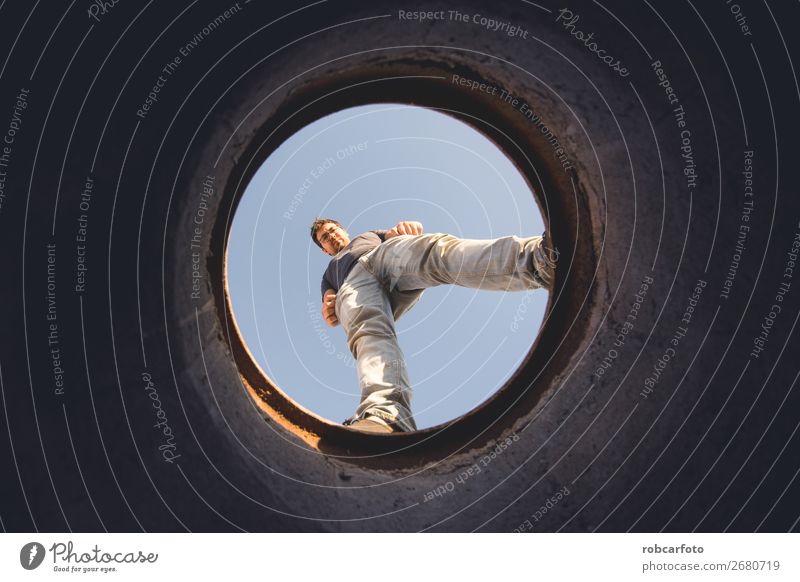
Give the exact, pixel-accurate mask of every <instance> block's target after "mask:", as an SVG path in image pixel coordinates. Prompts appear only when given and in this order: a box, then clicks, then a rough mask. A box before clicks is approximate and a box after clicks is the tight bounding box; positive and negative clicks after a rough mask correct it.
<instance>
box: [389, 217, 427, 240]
mask: <svg viewBox="0 0 800 582" xmlns="http://www.w3.org/2000/svg"><path fill="white" fill-rule="evenodd" d="M401 234H422V223H421V222H409V221H405V220H404V221H402V222H398V223H397V226H395V227H394V228H392V229H391V230H388V231H387V232H386V236H385V237H384V238H385V239H386V240H389V239H390V238H394V237H396V236H400V235H401Z"/></svg>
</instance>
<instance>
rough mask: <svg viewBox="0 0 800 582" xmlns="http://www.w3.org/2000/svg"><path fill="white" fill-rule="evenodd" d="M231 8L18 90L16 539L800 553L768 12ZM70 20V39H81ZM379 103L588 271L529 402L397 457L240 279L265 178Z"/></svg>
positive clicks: (539, 352)
mask: <svg viewBox="0 0 800 582" xmlns="http://www.w3.org/2000/svg"><path fill="white" fill-rule="evenodd" d="M235 6H237V8H236V9H235V10H234V9H233V8H231V7H230V6H228V5H223V4H219V5H218V6H210V5H204V6H203V7H202V8H199V7H193V8H187V9H186V10H184V8H185V7H176V6H168V5H167V4H165V3H164V4H161V5H159V8H158V9H152V10H145V9H141V8H134V7H130V6H123V5H120V6H118V7H115V8H114V10H113V12H111V13H109V14H107V15H104V16H103V18H102V19H101V20H100V21H99V22H94V23H93V24H92V26H93V28H92V29H91V31H90V33H89V35H88V36H86V38H85V39H84V40H85V45H81V47H80V49H79V50H76V51H75V52H74V53H73V55H74V60H73V61H68V60H66V59H60V58H59V56H58V55H57V54H55V53H54V52H53V51H52V50H51V51H50V52H48V51H45V52H44V53H43V54H44V57H43V58H42V61H41V64H40V65H39V67H40V68H38V70H37V72H36V73H35V74H34V75H33V78H32V79H30V80H29V81H26V79H29V78H30V76H31V69H32V67H33V65H34V64H35V62H34V63H31V62H29V61H30V59H29V56H30V55H23V54H21V53H17V52H14V53H12V55H11V58H10V60H9V66H8V68H7V69H6V70H5V71H4V73H3V75H4V77H3V81H4V83H3V85H4V86H8V87H14V86H16V85H19V86H20V87H24V88H27V89H29V91H30V96H29V97H27V99H28V102H29V105H27V106H26V108H25V110H24V117H23V121H22V126H21V129H20V130H19V135H18V136H15V137H16V141H15V144H14V158H13V163H12V164H11V165H10V166H9V171H8V180H7V182H6V184H7V186H6V188H7V189H6V192H11V191H13V192H14V195H13V196H9V197H8V198H7V199H4V204H3V206H2V208H0V212H1V213H0V220H2V221H3V229H2V236H3V237H4V242H5V243H6V244H5V248H6V249H13V252H10V253H9V261H10V263H11V268H12V272H15V273H18V274H19V277H18V279H12V280H8V281H5V282H4V283H3V284H4V286H5V289H4V293H5V296H6V297H8V298H9V299H8V301H7V302H6V305H5V306H4V307H5V310H6V312H7V319H8V322H9V323H8V325H7V331H6V333H5V334H4V337H3V343H2V346H3V351H2V361H0V365H1V366H2V368H0V370H2V382H3V383H2V388H3V407H4V411H5V414H4V415H3V418H2V419H0V421H2V422H3V423H4V425H5V427H4V428H7V430H2V431H0V438H2V439H4V446H3V455H4V456H3V467H4V468H5V469H6V474H7V475H11V476H12V477H11V478H10V479H6V480H5V482H4V483H3V485H2V487H3V489H4V491H3V493H4V495H3V496H2V497H3V500H4V501H3V511H2V517H3V523H4V527H6V528H8V529H11V530H22V531H25V530H31V529H39V530H50V531H59V530H65V529H72V530H75V531H77V530H85V531H93V530H101V529H103V528H106V529H109V530H117V531H131V530H133V531H136V530H140V529H143V530H147V531H157V530H166V531H172V530H184V529H185V530H191V531H227V530H239V529H241V530H247V531H284V530H303V531H319V530H322V531H383V530H403V531H417V530H436V531H471V530H483V531H513V530H531V529H533V530H537V531H556V530H562V531H586V530H595V529H599V530H606V531H625V530H628V529H634V530H641V531H653V530H660V529H662V528H664V529H667V530H679V531H685V530H691V529H694V528H698V529H700V530H710V531H719V530H722V529H724V528H726V527H730V528H732V529H734V530H744V531H750V530H754V529H756V528H759V527H760V528H762V529H769V530H783V531H785V530H787V529H790V528H792V527H794V528H796V527H797V524H796V521H795V520H796V518H797V512H796V511H795V512H794V513H792V511H786V509H791V499H792V493H793V492H795V493H796V491H797V484H796V482H795V480H794V479H793V477H792V475H793V474H794V472H795V470H796V466H793V465H792V463H795V465H796V460H794V461H793V460H791V459H790V458H789V456H788V454H786V452H784V453H783V454H781V450H782V447H783V446H784V445H786V444H787V443H789V446H787V448H786V449H783V450H784V451H796V442H795V441H794V440H793V439H794V432H792V431H793V429H795V428H796V413H792V412H791V411H792V410H793V409H796V403H797V397H796V393H795V391H794V383H793V382H794V380H795V379H796V363H794V362H792V361H791V358H790V357H789V355H790V354H791V353H792V350H793V349H795V350H796V347H797V346H796V339H795V338H794V336H793V335H792V330H793V329H794V323H795V322H796V319H797V315H798V308H797V305H798V302H797V297H796V294H795V293H794V292H793V291H794V290H793V289H792V287H791V277H788V278H787V277H786V276H785V275H786V274H787V271H786V269H787V268H788V263H787V261H789V260H791V259H790V257H791V255H790V254H787V253H790V251H791V250H792V248H793V247H792V241H793V240H795V238H796V233H797V230H798V202H797V199H796V197H795V198H792V197H791V196H790V194H789V192H790V189H789V188H788V186H787V185H786V183H785V180H786V179H787V178H784V177H783V175H782V174H781V173H780V171H779V169H780V167H781V164H780V162H781V161H783V162H784V164H783V166H784V167H785V166H786V163H785V162H786V161H788V160H791V159H792V153H793V150H792V147H791V145H790V144H788V143H787V140H786V136H787V135H789V132H790V130H791V129H796V124H797V118H796V116H790V115H788V113H787V112H788V111H790V110H792V109H793V108H794V107H795V106H796V105H797V98H798V97H799V95H797V94H796V93H793V91H792V90H784V91H780V92H779V91H777V90H776V89H775V87H776V83H779V82H782V81H785V79H786V75H787V72H790V69H789V62H788V59H787V55H786V50H788V49H786V48H785V47H784V45H783V44H782V43H781V42H780V41H781V39H780V37H779V36H776V35H775V34H774V31H775V30H776V27H777V26H778V25H777V24H776V22H775V21H774V20H773V19H772V18H771V13H770V12H769V11H768V10H760V9H759V10H758V11H755V10H754V12H755V13H754V14H753V15H752V20H753V28H754V29H758V34H757V38H756V39H754V40H752V41H751V39H750V38H748V36H746V35H744V33H743V31H742V30H741V29H740V27H739V26H737V24H736V22H735V19H732V18H731V15H730V14H728V13H727V12H726V11H725V9H724V7H722V8H720V7H715V8H710V7H709V8H703V9H702V12H701V13H695V12H693V11H692V9H691V8H688V7H687V8H678V7H674V6H655V7H653V6H649V5H647V4H642V5H637V6H635V7H631V6H629V5H628V4H626V5H624V8H623V6H622V5H620V6H611V5H609V6H605V7H604V6H601V5H598V4H596V3H587V2H576V3H574V4H573V5H572V7H570V8H569V9H566V12H563V11H561V8H562V7H560V6H556V5H552V6H551V5H547V4H545V3H540V4H530V3H519V4H516V3H508V4H504V5H494V4H493V5H491V6H490V7H489V6H487V5H485V4H483V3H478V2H463V3H461V4H460V5H459V6H458V7H454V8H453V10H457V11H458V13H459V14H463V15H467V21H463V20H462V19H461V18H460V17H453V16H451V13H450V12H447V11H445V12H444V13H441V14H442V17H441V18H438V17H437V18H435V19H433V18H432V19H430V20H428V21H424V22H420V21H419V20H418V19H417V20H415V19H414V18H413V17H409V18H406V17H401V16H400V14H399V12H398V9H397V8H396V7H395V6H392V5H390V3H385V2H373V3H370V4H369V6H363V5H361V4H359V3H348V2H335V3H323V4H319V5H314V6H310V7H307V8H302V7H297V6H278V5H273V6H271V7H269V8H267V7H261V6H255V5H252V4H246V5H245V4H237V5H235ZM140 10H141V12H140ZM182 10H184V11H183V12H181V11H182ZM226 10H228V12H225V11H226ZM409 10H431V11H439V10H441V8H440V7H439V6H438V5H434V4H430V5H428V4H425V3H419V4H418V5H415V6H414V7H413V8H411V7H410V8H409ZM226 14H227V16H224V15H226ZM437 14H439V13H438V12H437ZM220 15H223V16H224V17H222V18H221V17H220ZM484 15H485V16H486V17H490V18H492V19H494V20H495V21H496V22H497V23H500V25H502V24H503V23H507V24H508V25H509V26H506V27H503V28H501V27H500V26H499V25H498V27H497V30H492V27H491V26H488V22H486V23H483V21H482V20H481V17H483V16H484ZM24 16H25V15H22V14H20V15H19V17H20V22H22V19H24ZM576 17H577V18H576ZM41 18H44V17H41ZM68 18H70V19H72V20H70V21H66V22H67V24H69V25H70V26H72V29H71V30H70V32H66V31H67V28H68V27H67V26H64V30H65V32H64V33H63V39H62V36H57V37H54V38H56V41H55V42H56V43H59V45H57V46H60V43H65V45H66V44H69V42H70V39H72V40H73V41H75V38H74V37H75V34H76V33H75V30H77V29H80V30H84V29H86V28H87V27H86V25H85V23H84V19H85V15H84V14H79V15H78V14H74V15H71V14H68ZM220 18H221V19H220ZM12 20H13V19H12ZM12 20H10V21H12ZM209 23H214V24H213V26H211V25H209ZM129 25H130V27H129V28H127V29H126V28H125V27H127V26H129ZM510 25H515V26H517V27H518V29H515V32H514V33H513V34H510V32H511V28H510ZM679 25H680V26H679ZM53 26H55V21H54V22H53V23H50V27H51V28H52V27H53ZM487 26H488V28H487ZM626 27H627V28H626ZM707 27H708V28H707ZM45 28H47V26H45V24H44V23H43V24H42V26H41V29H42V30H44V29H45ZM577 32H581V33H582V34H583V35H584V36H581V37H579V35H578V34H577ZM592 32H593V33H594V35H593V37H594V40H595V44H594V45H591V43H590V41H589V40H587V39H586V37H585V35H588V34H589V33H592ZM26 34H28V35H34V34H35V33H34V32H33V30H32V29H31V31H30V32H26ZM33 38H35V37H34V36H31V39H32V40H30V41H29V42H30V43H32V44H35V42H34V40H33ZM145 38H146V39H148V40H147V42H145V41H144V39H145ZM45 40H46V39H45ZM118 40H119V43H117V44H115V42H116V41H118ZM79 41H80V39H77V41H75V42H74V43H73V44H76V46H77V42H79ZM184 41H185V42H184ZM190 41H191V42H190ZM151 43H152V44H151ZM751 43H752V44H751ZM39 46H43V44H41V45H39ZM597 50H603V51H605V52H604V53H602V55H605V56H613V58H612V59H607V60H609V61H610V62H606V61H604V60H602V58H601V55H599V54H598V52H597ZM33 52H37V53H38V51H33ZM98 53H100V54H102V56H103V58H104V59H105V58H106V57H108V58H107V60H105V61H104V60H102V59H98V57H97V54H98ZM184 53H185V54H184ZM31 54H32V53H31ZM767 56H770V57H771V58H767ZM723 57H725V58H724V60H723ZM176 59H177V60H176ZM62 61H63V62H62ZM616 61H619V64H616ZM726 65H727V66H726ZM61 74H64V75H65V79H67V81H66V84H65V85H64V86H63V88H62V89H61V90H60V91H59V92H58V93H54V87H55V84H54V83H55V82H54V81H53V79H58V78H60V75H61ZM462 78H463V79H467V80H474V81H478V82H481V83H486V86H487V87H497V88H498V92H499V91H500V90H502V91H504V92H505V93H504V94H501V95H498V94H497V93H494V94H491V93H490V92H488V91H483V90H480V88H478V89H470V88H469V87H468V86H466V85H464V84H461V83H459V82H458V79H462ZM12 79H13V80H14V82H11V80H12ZM6 80H8V82H6ZM15 83H16V85H15ZM156 89H157V91H156ZM3 94H4V98H5V99H6V100H7V103H8V104H10V105H11V108H10V109H9V111H10V110H12V109H13V104H14V103H16V102H17V101H18V99H16V98H12V97H14V95H12V94H11V93H10V92H9V91H8V90H5V89H4V91H3ZM505 94H508V95H510V96H512V97H511V98H509V99H506V98H505V97H504V96H503V95H505ZM148 98H150V101H148ZM514 99H516V100H517V101H514ZM375 102H404V103H410V104H416V105H422V106H428V107H434V108H437V109H438V110H440V111H443V112H446V113H448V114H450V115H453V116H455V117H457V118H459V119H461V120H463V121H465V122H467V123H469V124H470V125H472V126H473V127H475V128H476V129H479V130H480V131H482V132H484V133H485V134H486V135H487V136H489V137H490V138H491V139H493V140H494V141H495V142H496V143H497V144H498V145H499V146H500V147H501V148H502V149H503V150H504V151H505V152H506V153H507V154H508V155H509V156H510V157H511V158H512V159H513V160H514V162H515V163H516V165H517V166H518V167H519V168H520V171H521V172H523V173H524V175H525V176H526V177H527V179H528V180H529V182H530V184H531V186H532V187H533V188H534V189H535V190H536V192H537V193H538V195H539V203H540V204H541V206H542V208H543V210H544V211H545V214H546V216H547V220H548V223H549V228H550V230H551V231H552V233H553V234H554V237H555V241H556V244H557V246H558V248H559V250H560V253H561V254H560V259H559V265H558V273H557V283H556V289H555V291H554V293H552V295H551V310H550V313H549V316H548V319H547V322H546V324H545V325H544V327H543V330H542V332H541V334H540V336H539V339H538V340H537V344H536V346H535V349H534V350H533V351H532V353H531V355H530V357H529V358H528V359H527V360H526V362H524V364H523V366H522V367H521V368H520V370H519V371H518V372H517V373H516V374H515V375H514V377H513V378H512V379H511V380H510V381H509V383H508V384H507V385H506V386H505V387H504V388H503V389H502V390H501V391H499V392H498V393H497V394H496V395H495V396H494V397H492V398H491V399H490V400H489V401H488V402H487V403H485V404H484V405H482V406H481V407H480V408H479V409H477V410H475V411H473V412H472V413H470V414H468V415H465V416H464V417H461V418H459V419H457V420H456V421H454V422H452V423H449V424H447V425H445V426H439V427H434V428H432V429H427V430H424V431H419V432H418V433H413V434H407V435H405V434H404V435H392V436H390V437H385V436H363V435H355V434H354V433H352V432H351V431H349V430H347V429H344V428H343V427H341V426H338V425H334V424H331V423H329V422H327V421H325V420H323V419H320V418H318V417H316V416H315V415H313V414H311V413H310V412H308V411H305V410H303V409H300V408H299V407H297V406H295V405H294V404H293V403H292V402H291V401H290V400H288V399H287V398H286V397H285V396H284V395H283V394H282V392H281V391H280V390H279V389H277V388H276V387H274V386H271V385H270V384H269V382H268V381H267V380H266V379H265V378H264V377H263V375H262V374H261V373H260V371H259V370H258V369H257V367H256V365H255V364H254V362H253V360H252V358H250V356H249V354H248V353H247V350H246V347H245V346H244V345H243V343H242V341H241V339H240V338H239V336H238V333H237V331H236V327H235V322H234V321H233V318H232V315H231V312H230V309H229V305H228V303H227V297H226V290H225V282H224V261H225V244H226V239H227V233H228V228H229V226H230V221H231V217H232V213H233V212H234V211H235V207H236V202H237V200H238V198H239V197H240V196H241V194H242V193H243V191H244V188H245V186H246V184H247V181H248V179H249V178H250V177H251V176H252V175H253V173H254V172H255V170H256V169H257V168H258V166H259V164H260V163H261V162H262V161H263V160H264V159H265V158H266V157H267V156H268V155H269V153H270V152H271V151H273V150H274V149H275V148H276V147H277V146H278V145H279V144H280V143H281V142H282V141H283V140H284V139H286V138H287V137H288V136H289V135H291V134H292V133H294V132H295V131H297V130H298V129H299V128H301V127H303V126H304V125H306V124H308V123H309V122H311V121H313V120H315V119H317V118H319V117H321V116H323V115H326V114H328V113H331V112H333V111H336V110H339V109H342V108H344V107H349V106H353V105H359V104H366V103H375ZM526 112H527V113H526ZM793 124H794V125H793ZM18 125H19V124H18ZM776 144H779V145H780V147H779V148H778V147H776ZM750 152H753V153H752V155H751V153H750ZM743 172H751V173H752V174H751V176H752V175H754V176H755V177H756V178H755V179H754V180H755V183H756V185H757V186H756V187H755V188H754V189H753V190H751V191H750V192H749V193H748V190H747V182H746V180H748V179H750V178H748V175H747V174H743ZM753 192H755V194H753ZM745 216H746V217H747V218H744V217H745ZM743 226H744V227H746V228H743ZM743 232H744V233H746V241H745V242H744V243H742V233H743ZM81 236H83V237H84V238H85V239H86V240H80V238H78V237H81ZM48 245H50V246H48ZM81 246H83V248H81ZM80 253H84V254H80ZM734 256H735V257H738V259H736V268H735V269H734V270H733V276H731V272H732V271H731V268H732V264H733V257H734ZM78 265H83V267H79V266H78ZM15 282H16V284H15ZM19 282H21V284H19ZM787 282H788V283H790V285H789V287H785V286H784V287H781V283H784V284H785V283H787ZM776 296H780V297H781V299H776ZM774 305H777V306H778V308H779V309H778V310H775V309H773V308H772V306H774ZM53 314H54V315H53ZM765 321H766V322H767V323H766V324H764V322H765ZM53 325H55V329H54V328H53V327H52V326H53ZM762 325H767V326H768V329H769V332H768V335H767V339H766V340H762V341H761V342H760V343H759V342H758V341H757V340H758V339H759V337H762V334H761V330H762ZM54 350H56V351H54ZM56 362H57V365H56ZM58 370H60V371H61V372H60V373H61V379H60V381H61V384H60V385H59V384H58V382H59V379H58V374H59V372H58ZM793 405H794V406H793ZM790 447H791V448H790ZM783 455H786V456H783ZM773 461H775V464H773V465H772V466H770V465H771V463H773ZM742 467H746V469H745V470H742ZM762 478H763V480H762ZM757 492H763V493H764V494H763V495H762V494H760V495H755V494H756V493H757ZM795 497H796V496H795ZM542 508H545V511H542Z"/></svg>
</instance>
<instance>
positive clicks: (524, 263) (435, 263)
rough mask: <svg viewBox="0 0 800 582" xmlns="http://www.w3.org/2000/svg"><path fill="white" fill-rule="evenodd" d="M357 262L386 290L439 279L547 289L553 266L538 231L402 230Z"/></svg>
mask: <svg viewBox="0 0 800 582" xmlns="http://www.w3.org/2000/svg"><path fill="white" fill-rule="evenodd" d="M362 262H363V264H364V266H365V267H366V268H367V269H368V270H369V271H370V272H372V273H373V274H374V275H375V277H376V278H377V279H378V280H379V281H380V282H381V283H382V284H383V285H384V286H385V287H386V288H387V289H388V290H389V291H390V292H391V291H394V290H399V291H401V292H406V291H410V290H414V289H426V288H428V287H435V286H437V285H444V284H454V285H460V286H462V287H471V288H476V289H487V290H492V291H524V290H527V289H537V288H540V287H545V288H550V287H551V286H552V279H553V268H554V264H553V262H552V261H551V260H550V259H549V258H548V256H547V254H546V253H545V250H544V246H543V238H542V237H540V236H534V237H530V238H520V237H517V236H506V237H502V238H496V239H489V240H476V239H459V238H456V237H454V236H452V235H449V234H443V233H435V234H425V235H416V236H410V235H404V236H398V237H395V238H393V239H391V240H388V241H386V242H385V243H383V244H382V245H380V246H379V247H377V248H376V249H375V250H374V251H373V252H371V253H369V254H368V255H366V256H365V257H364V258H362Z"/></svg>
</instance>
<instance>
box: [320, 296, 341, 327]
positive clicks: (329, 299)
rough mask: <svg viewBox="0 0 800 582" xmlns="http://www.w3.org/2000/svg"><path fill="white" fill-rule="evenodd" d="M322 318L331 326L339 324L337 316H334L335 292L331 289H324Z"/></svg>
mask: <svg viewBox="0 0 800 582" xmlns="http://www.w3.org/2000/svg"><path fill="white" fill-rule="evenodd" d="M322 318H323V319H324V320H325V323H327V324H328V325H329V326H331V327H336V326H337V325H339V318H338V317H336V292H335V291H334V290H333V289H328V290H327V291H325V296H324V297H323V298H322Z"/></svg>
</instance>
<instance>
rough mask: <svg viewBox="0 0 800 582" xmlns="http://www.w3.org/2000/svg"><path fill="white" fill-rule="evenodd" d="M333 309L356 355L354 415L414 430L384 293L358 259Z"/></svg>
mask: <svg viewBox="0 0 800 582" xmlns="http://www.w3.org/2000/svg"><path fill="white" fill-rule="evenodd" d="M336 314H337V317H338V318H339V322H340V323H341V325H342V328H343V329H344V331H345V333H346V334H347V344H348V346H349V347H350V351H351V353H352V354H353V358H355V360H356V371H357V373H358V383H359V386H360V387H361V403H360V404H359V406H358V409H357V410H356V415H355V416H356V417H357V418H364V417H365V416H369V415H372V416H377V417H379V418H381V419H383V420H385V421H386V422H387V423H389V424H390V425H394V426H395V427H396V428H398V429H400V430H404V431H409V430H416V424H415V422H414V419H413V417H412V415H411V385H410V382H409V379H408V371H407V369H406V364H405V359H404V357H403V352H402V351H401V349H400V345H399V344H398V342H397V333H396V331H395V326H394V317H393V315H392V304H391V301H390V298H389V294H387V292H386V290H385V289H384V288H383V287H382V286H381V285H380V283H379V282H378V281H377V280H376V279H375V277H374V276H373V275H372V274H371V273H369V272H368V271H366V270H365V269H364V268H363V266H361V265H360V264H356V266H355V267H353V270H352V271H351V272H350V274H349V275H348V277H347V279H346V280H345V282H344V284H343V285H342V287H341V288H340V289H339V292H338V293H337V296H336Z"/></svg>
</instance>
